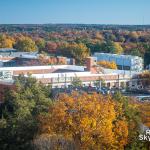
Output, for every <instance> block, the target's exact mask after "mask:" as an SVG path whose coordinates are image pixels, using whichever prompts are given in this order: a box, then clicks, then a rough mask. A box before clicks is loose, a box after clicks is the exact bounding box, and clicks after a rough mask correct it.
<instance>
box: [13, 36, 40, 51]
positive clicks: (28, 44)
mask: <svg viewBox="0 0 150 150" xmlns="http://www.w3.org/2000/svg"><path fill="white" fill-rule="evenodd" d="M14 47H15V48H16V49H18V50H20V51H25V52H34V51H36V50H37V46H36V44H35V42H34V41H33V40H32V39H31V38H30V37H23V38H21V39H19V40H18V41H17V42H16V44H15V46H14Z"/></svg>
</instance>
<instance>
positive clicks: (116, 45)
mask: <svg viewBox="0 0 150 150" xmlns="http://www.w3.org/2000/svg"><path fill="white" fill-rule="evenodd" d="M113 45H114V48H115V51H114V53H115V54H122V52H123V48H122V46H121V45H120V43H118V42H114V44H113Z"/></svg>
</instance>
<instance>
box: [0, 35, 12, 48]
mask: <svg viewBox="0 0 150 150" xmlns="http://www.w3.org/2000/svg"><path fill="white" fill-rule="evenodd" d="M14 42H15V41H14V39H13V38H12V37H10V36H6V35H4V34H2V35H0V48H12V47H13V44H14Z"/></svg>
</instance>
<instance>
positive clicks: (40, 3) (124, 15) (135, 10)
mask: <svg viewBox="0 0 150 150" xmlns="http://www.w3.org/2000/svg"><path fill="white" fill-rule="evenodd" d="M24 23H26V24H28V23H31V24H33V23H39V24H43V23H85V24H87V23H91V24H150V0H0V24H24Z"/></svg>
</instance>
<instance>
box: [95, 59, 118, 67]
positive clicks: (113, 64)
mask: <svg viewBox="0 0 150 150" xmlns="http://www.w3.org/2000/svg"><path fill="white" fill-rule="evenodd" d="M97 64H98V65H100V66H101V67H104V68H109V69H117V65H116V63H115V62H114V61H112V62H109V61H99V62H97Z"/></svg>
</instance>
